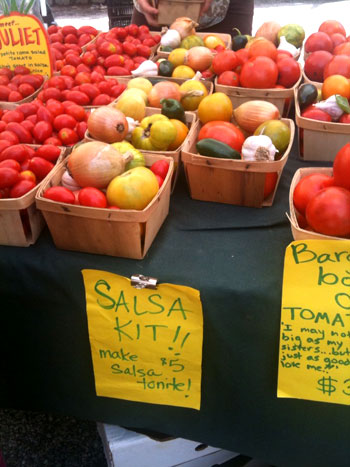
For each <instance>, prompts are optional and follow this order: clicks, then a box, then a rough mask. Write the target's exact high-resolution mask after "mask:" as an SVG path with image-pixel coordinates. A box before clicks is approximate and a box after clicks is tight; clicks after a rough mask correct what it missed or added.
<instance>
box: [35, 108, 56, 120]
mask: <svg viewBox="0 0 350 467" xmlns="http://www.w3.org/2000/svg"><path fill="white" fill-rule="evenodd" d="M36 116H37V117H38V120H37V121H38V122H41V121H44V122H49V123H52V120H53V115H52V114H51V112H50V111H49V110H48V109H47V108H46V107H44V106H43V105H42V106H40V107H39V108H38V110H37V112H36Z"/></svg>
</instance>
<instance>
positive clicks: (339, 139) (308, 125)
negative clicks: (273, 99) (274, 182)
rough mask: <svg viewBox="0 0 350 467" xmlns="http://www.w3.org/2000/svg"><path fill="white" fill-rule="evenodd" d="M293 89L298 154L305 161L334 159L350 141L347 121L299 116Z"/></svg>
mask: <svg viewBox="0 0 350 467" xmlns="http://www.w3.org/2000/svg"><path fill="white" fill-rule="evenodd" d="M297 91H298V90H297V89H295V91H294V92H295V99H294V100H295V123H296V125H297V127H298V141H299V156H300V158H301V159H303V160H305V161H328V162H332V161H334V158H335V156H336V154H337V152H338V151H339V150H340V149H341V148H342V147H343V146H344V145H345V144H346V143H348V142H349V141H350V125H349V124H348V123H338V122H322V121H320V120H312V119H311V118H305V117H302V116H301V112H300V107H299V103H298V99H297Z"/></svg>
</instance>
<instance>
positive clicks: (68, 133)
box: [58, 128, 79, 146]
mask: <svg viewBox="0 0 350 467" xmlns="http://www.w3.org/2000/svg"><path fill="white" fill-rule="evenodd" d="M58 138H59V139H60V140H61V141H62V143H63V144H64V145H66V146H70V145H72V144H75V143H77V142H78V141H79V136H78V134H77V133H76V131H74V130H72V129H71V128H62V130H60V131H59V132H58Z"/></svg>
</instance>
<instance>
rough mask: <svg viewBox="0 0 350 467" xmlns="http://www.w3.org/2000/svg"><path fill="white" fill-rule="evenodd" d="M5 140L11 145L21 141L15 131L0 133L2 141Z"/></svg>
mask: <svg viewBox="0 0 350 467" xmlns="http://www.w3.org/2000/svg"><path fill="white" fill-rule="evenodd" d="M3 139H5V140H6V141H9V142H10V143H11V144H18V143H19V139H18V136H17V135H16V134H15V133H14V132H13V131H8V130H5V131H2V132H1V133H0V140H3Z"/></svg>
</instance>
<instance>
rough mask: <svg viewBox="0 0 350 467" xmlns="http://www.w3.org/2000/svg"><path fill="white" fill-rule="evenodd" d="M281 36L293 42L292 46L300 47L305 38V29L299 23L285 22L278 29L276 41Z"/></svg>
mask: <svg viewBox="0 0 350 467" xmlns="http://www.w3.org/2000/svg"><path fill="white" fill-rule="evenodd" d="M282 36H284V37H285V38H286V41H287V42H289V43H290V44H293V45H294V47H297V48H300V47H301V46H302V45H303V41H304V39H305V31H304V29H303V27H302V26H300V25H299V24H287V25H286V26H283V27H282V28H281V29H280V30H279V31H278V34H277V37H278V41H279V40H280V38H281V37H282Z"/></svg>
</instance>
